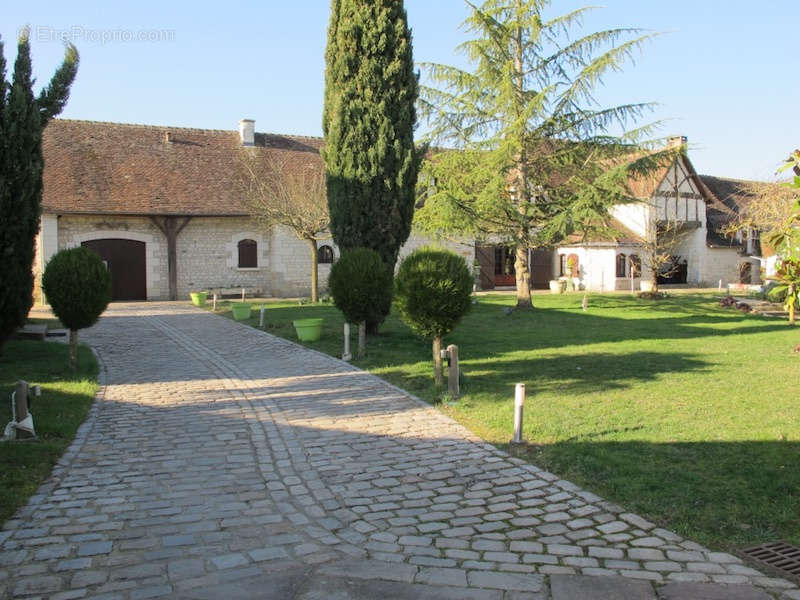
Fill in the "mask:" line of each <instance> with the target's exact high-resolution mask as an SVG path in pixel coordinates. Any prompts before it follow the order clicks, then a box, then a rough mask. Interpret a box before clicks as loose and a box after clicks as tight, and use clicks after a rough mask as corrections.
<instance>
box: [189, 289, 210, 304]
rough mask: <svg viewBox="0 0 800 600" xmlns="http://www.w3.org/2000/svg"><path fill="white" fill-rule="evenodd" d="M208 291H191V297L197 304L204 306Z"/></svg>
mask: <svg viewBox="0 0 800 600" xmlns="http://www.w3.org/2000/svg"><path fill="white" fill-rule="evenodd" d="M207 297H208V292H189V298H191V299H192V304H194V305H195V306H203V305H204V304H205V303H206V298H207Z"/></svg>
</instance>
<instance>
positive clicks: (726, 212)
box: [700, 175, 755, 248]
mask: <svg viewBox="0 0 800 600" xmlns="http://www.w3.org/2000/svg"><path fill="white" fill-rule="evenodd" d="M700 179H701V180H702V182H703V184H704V185H705V186H706V187H707V188H708V189H710V190H711V192H712V193H713V194H714V197H715V198H714V202H712V203H711V204H709V206H708V207H707V208H706V216H707V219H708V244H709V245H710V246H713V247H732V248H741V247H742V243H741V242H738V241H737V240H736V238H734V237H731V236H729V235H725V234H724V232H723V230H724V229H725V226H726V225H728V224H730V223H731V222H732V221H734V220H735V219H736V217H737V216H738V214H739V213H740V212H741V211H742V210H744V209H745V208H746V207H747V204H748V203H749V202H750V201H751V200H752V199H753V198H754V197H755V196H754V194H753V192H752V185H753V183H754V182H752V181H743V180H740V179H727V178H725V177H714V176H712V175H700Z"/></svg>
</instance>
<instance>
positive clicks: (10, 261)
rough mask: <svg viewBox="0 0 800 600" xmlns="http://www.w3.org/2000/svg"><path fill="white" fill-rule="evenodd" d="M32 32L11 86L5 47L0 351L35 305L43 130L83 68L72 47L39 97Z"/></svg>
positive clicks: (21, 47)
mask: <svg viewBox="0 0 800 600" xmlns="http://www.w3.org/2000/svg"><path fill="white" fill-rule="evenodd" d="M28 38H29V35H28V31H27V29H26V30H24V31H23V33H22V35H21V36H20V38H19V43H18V45H17V58H16V61H15V62H14V74H13V77H12V80H11V83H10V84H9V83H8V82H7V81H6V76H5V60H4V59H3V58H2V55H3V47H2V43H0V79H2V83H0V129H1V131H0V133H1V134H2V135H0V139H1V140H2V141H0V282H1V283H0V350H2V347H3V344H4V343H5V342H6V340H7V339H8V338H9V337H10V336H11V334H12V333H13V332H14V331H15V330H16V329H17V327H19V326H21V325H22V324H23V323H24V322H25V318H26V317H27V315H28V311H29V310H30V308H31V306H32V305H33V258H34V254H35V249H34V244H35V238H36V234H37V232H38V231H39V218H40V216H41V202H42V171H43V169H44V159H43V158H42V131H43V129H44V127H45V125H46V124H47V122H48V121H49V120H50V119H51V118H52V117H54V116H55V115H57V114H58V113H59V112H61V110H62V109H63V108H64V105H65V104H66V101H67V98H68V97H69V88H70V86H71V84H72V81H73V80H74V79H75V74H76V73H77V69H78V53H77V51H76V50H75V47H74V46H72V45H69V46H67V50H66V54H65V57H64V62H63V63H62V64H61V66H60V67H59V68H58V70H57V71H56V73H55V74H54V76H53V78H52V80H51V81H50V83H49V84H48V86H47V87H45V88H44V89H43V90H42V92H41V93H40V94H39V97H38V98H37V97H35V96H34V94H33V81H34V80H33V75H32V70H31V53H30V42H29V39H28Z"/></svg>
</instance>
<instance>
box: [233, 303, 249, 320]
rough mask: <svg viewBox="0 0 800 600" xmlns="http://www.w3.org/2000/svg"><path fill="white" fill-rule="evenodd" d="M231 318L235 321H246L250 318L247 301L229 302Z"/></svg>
mask: <svg viewBox="0 0 800 600" xmlns="http://www.w3.org/2000/svg"><path fill="white" fill-rule="evenodd" d="M231 312H232V313H233V318H234V319H235V320H237V321H246V320H247V319H249V318H250V304H248V303H247V302H234V303H233V304H231Z"/></svg>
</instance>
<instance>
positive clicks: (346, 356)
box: [342, 323, 353, 360]
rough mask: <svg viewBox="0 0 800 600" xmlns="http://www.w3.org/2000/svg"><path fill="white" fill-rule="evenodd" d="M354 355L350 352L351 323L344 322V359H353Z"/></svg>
mask: <svg viewBox="0 0 800 600" xmlns="http://www.w3.org/2000/svg"><path fill="white" fill-rule="evenodd" d="M352 358H353V355H352V353H351V352H350V323H345V324H344V352H342V360H352Z"/></svg>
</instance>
